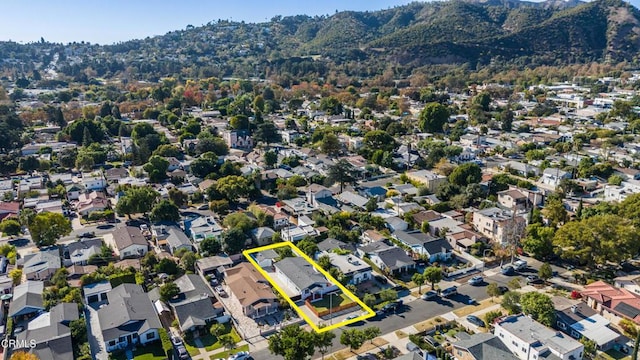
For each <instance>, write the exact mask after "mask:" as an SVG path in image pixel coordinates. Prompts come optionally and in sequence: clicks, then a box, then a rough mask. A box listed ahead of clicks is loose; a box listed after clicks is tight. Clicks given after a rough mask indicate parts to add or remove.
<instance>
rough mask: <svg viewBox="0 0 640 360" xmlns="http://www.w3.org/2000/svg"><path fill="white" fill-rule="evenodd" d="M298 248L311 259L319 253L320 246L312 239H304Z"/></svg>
mask: <svg viewBox="0 0 640 360" xmlns="http://www.w3.org/2000/svg"><path fill="white" fill-rule="evenodd" d="M297 246H298V248H299V249H300V250H302V252H303V253H305V254H307V255H308V256H310V257H313V256H314V255H315V254H316V252H318V244H316V243H315V242H314V241H313V240H311V239H302V240H300V241H299V242H298V244H297Z"/></svg>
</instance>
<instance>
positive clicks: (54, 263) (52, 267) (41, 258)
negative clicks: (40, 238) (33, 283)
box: [21, 249, 62, 280]
mask: <svg viewBox="0 0 640 360" xmlns="http://www.w3.org/2000/svg"><path fill="white" fill-rule="evenodd" d="M21 260H22V273H23V274H24V276H25V277H26V278H27V280H49V279H50V278H51V277H52V276H53V274H55V272H56V271H58V269H60V268H61V267H62V262H61V260H60V252H59V251H58V249H52V250H41V251H38V252H37V253H34V254H28V255H25V256H24V257H23V258H22V259H21Z"/></svg>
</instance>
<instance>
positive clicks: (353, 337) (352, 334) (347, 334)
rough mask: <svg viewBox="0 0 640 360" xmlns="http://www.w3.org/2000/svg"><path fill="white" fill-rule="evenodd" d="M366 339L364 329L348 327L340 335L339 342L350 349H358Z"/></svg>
mask: <svg viewBox="0 0 640 360" xmlns="http://www.w3.org/2000/svg"><path fill="white" fill-rule="evenodd" d="M366 340H367V339H366V336H365V333H364V331H363V330H359V329H348V330H345V331H343V332H342V335H340V344H342V345H344V346H348V347H349V349H350V350H351V351H353V350H357V349H359V348H360V347H361V346H362V344H364V342H365V341H366Z"/></svg>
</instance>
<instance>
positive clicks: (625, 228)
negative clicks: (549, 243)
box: [553, 214, 640, 268]
mask: <svg viewBox="0 0 640 360" xmlns="http://www.w3.org/2000/svg"><path fill="white" fill-rule="evenodd" d="M553 245H554V246H556V247H557V248H558V249H559V251H560V256H562V257H563V258H565V259H573V260H578V261H580V262H582V263H585V264H586V265H587V266H589V267H590V268H593V267H594V266H595V265H596V264H604V263H606V262H617V263H620V262H622V261H624V260H626V259H629V258H631V257H633V256H635V255H636V254H637V253H638V250H639V249H640V236H639V233H638V229H637V227H636V226H634V225H633V224H632V223H631V221H630V220H628V219H624V218H622V217H620V216H618V215H613V214H604V215H595V216H592V217H589V218H586V219H582V220H580V221H571V222H568V223H566V224H564V225H563V226H562V227H561V228H560V229H558V231H556V234H555V236H554V237H553Z"/></svg>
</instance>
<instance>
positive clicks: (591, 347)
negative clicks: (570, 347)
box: [578, 337, 638, 360]
mask: <svg viewBox="0 0 640 360" xmlns="http://www.w3.org/2000/svg"><path fill="white" fill-rule="evenodd" d="M637 340H638V339H636V343H635V345H634V347H633V350H634V352H635V353H634V354H633V355H632V356H631V359H632V360H637V359H638V357H637V350H636V349H637V347H638V341H637ZM578 341H580V343H581V344H582V345H584V358H586V359H593V356H594V355H595V354H596V350H597V349H598V347H597V345H596V343H595V341H593V340H589V339H588V338H586V337H582V338H580V340H578Z"/></svg>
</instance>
